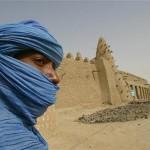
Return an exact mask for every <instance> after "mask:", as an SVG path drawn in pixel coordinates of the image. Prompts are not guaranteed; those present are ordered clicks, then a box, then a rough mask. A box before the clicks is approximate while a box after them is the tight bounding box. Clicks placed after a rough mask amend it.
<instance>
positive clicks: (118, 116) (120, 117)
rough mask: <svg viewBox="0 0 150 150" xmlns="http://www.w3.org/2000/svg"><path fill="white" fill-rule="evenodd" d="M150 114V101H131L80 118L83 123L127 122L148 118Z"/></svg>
mask: <svg viewBox="0 0 150 150" xmlns="http://www.w3.org/2000/svg"><path fill="white" fill-rule="evenodd" d="M149 116H150V101H144V100H143V101H131V102H129V103H128V104H126V105H124V106H118V107H115V108H107V109H104V110H100V111H97V112H95V113H93V114H89V115H82V116H81V117H79V118H78V121H79V122H82V123H89V124H91V123H107V122H125V121H133V120H137V119H148V117H149Z"/></svg>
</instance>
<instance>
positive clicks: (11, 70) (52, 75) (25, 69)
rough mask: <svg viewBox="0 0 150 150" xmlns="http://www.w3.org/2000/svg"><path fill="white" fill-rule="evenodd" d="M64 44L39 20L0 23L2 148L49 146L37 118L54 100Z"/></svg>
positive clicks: (28, 149)
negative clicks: (37, 126) (57, 70)
mask: <svg viewBox="0 0 150 150" xmlns="http://www.w3.org/2000/svg"><path fill="white" fill-rule="evenodd" d="M62 59H63V50H62V47H61V46H60V45H59V44H58V42H57V41H56V39H55V38H54V37H53V36H51V35H50V34H49V33H48V31H47V30H46V29H45V28H44V27H42V26H41V25H40V24H39V23H38V22H36V21H32V20H29V21H24V22H20V23H16V24H7V25H2V26H0V150H47V149H48V146H47V143H46V141H45V140H44V139H43V138H42V136H41V135H40V133H39V132H38V131H37V130H36V128H35V127H34V125H35V124H36V120H37V118H38V117H40V116H41V115H42V114H43V113H44V112H45V111H46V109H47V108H48V106H50V105H52V104H54V103H55V96H56V92H57V90H58V86H57V84H58V83H59V77H58V75H57V73H56V71H55V69H56V68H57V67H58V66H59V64H60V62H61V61H62Z"/></svg>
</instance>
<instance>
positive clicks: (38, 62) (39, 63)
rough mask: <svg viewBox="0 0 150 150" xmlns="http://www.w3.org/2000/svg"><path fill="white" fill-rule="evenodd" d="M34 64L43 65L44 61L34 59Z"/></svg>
mask: <svg viewBox="0 0 150 150" xmlns="http://www.w3.org/2000/svg"><path fill="white" fill-rule="evenodd" d="M34 62H35V63H36V64H37V65H44V64H45V61H44V60H43V59H36V60H34Z"/></svg>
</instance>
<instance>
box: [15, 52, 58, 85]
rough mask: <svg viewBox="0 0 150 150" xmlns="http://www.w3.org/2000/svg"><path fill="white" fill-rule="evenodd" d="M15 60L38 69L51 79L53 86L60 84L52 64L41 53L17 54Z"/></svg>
mask: <svg viewBox="0 0 150 150" xmlns="http://www.w3.org/2000/svg"><path fill="white" fill-rule="evenodd" d="M16 58H17V59H19V60H21V61H23V62H25V63H27V64H30V65H32V66H33V67H35V68H37V69H39V70H40V71H41V72H42V73H43V74H45V75H46V76H47V77H48V78H49V79H51V80H52V82H53V83H54V84H58V83H59V82H60V79H59V77H58V75H57V73H56V71H55V66H54V63H53V62H51V61H50V60H48V59H47V58H46V57H45V56H44V55H42V54H41V53H38V52H35V51H33V52H28V53H23V54H19V55H18V56H17V57H16Z"/></svg>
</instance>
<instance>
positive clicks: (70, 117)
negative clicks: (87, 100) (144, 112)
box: [48, 105, 150, 150]
mask: <svg viewBox="0 0 150 150" xmlns="http://www.w3.org/2000/svg"><path fill="white" fill-rule="evenodd" d="M106 108H110V106H107V105H103V106H100V107H99V106H88V105H82V106H77V107H70V108H65V109H57V110H56V127H55V129H54V130H53V131H52V132H51V133H50V138H49V140H48V142H49V146H50V149H52V150H149V149H150V142H149V141H150V119H149V118H148V119H138V120H135V121H127V122H110V123H102V124H101V123H100V124H99V123H96V124H83V123H80V122H77V121H76V119H77V118H79V117H81V116H82V114H85V115H88V114H93V113H95V112H97V111H100V109H102V110H104V109H106ZM111 108H112V107H111ZM113 108H114V107H113Z"/></svg>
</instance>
